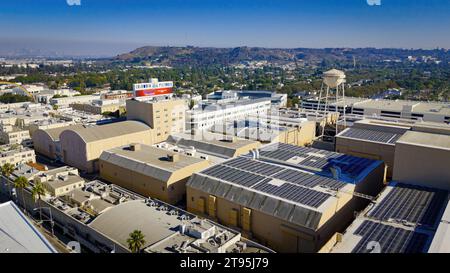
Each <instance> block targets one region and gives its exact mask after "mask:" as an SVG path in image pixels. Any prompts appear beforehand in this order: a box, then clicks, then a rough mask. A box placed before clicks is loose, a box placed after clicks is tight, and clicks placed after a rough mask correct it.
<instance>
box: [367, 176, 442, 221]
mask: <svg viewBox="0 0 450 273" xmlns="http://www.w3.org/2000/svg"><path fill="white" fill-rule="evenodd" d="M446 198H447V192H446V191H441V190H435V189H429V188H425V187H419V186H411V185H404V184H398V185H397V186H395V187H393V188H392V189H391V191H390V192H389V193H388V194H387V196H386V197H385V198H383V199H382V200H381V202H379V203H378V204H377V205H376V206H375V207H374V208H373V209H372V210H371V211H369V213H368V216H370V217H373V218H377V219H379V220H384V221H388V220H389V219H396V220H399V221H408V222H410V223H415V224H421V225H427V226H430V227H433V226H434V225H435V223H436V222H437V220H438V217H439V213H440V211H441V208H442V207H443V206H444V205H445V202H446Z"/></svg>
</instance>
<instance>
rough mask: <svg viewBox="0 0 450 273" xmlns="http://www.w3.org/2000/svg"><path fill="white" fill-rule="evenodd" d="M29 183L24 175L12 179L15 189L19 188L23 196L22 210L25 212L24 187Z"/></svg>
mask: <svg viewBox="0 0 450 273" xmlns="http://www.w3.org/2000/svg"><path fill="white" fill-rule="evenodd" d="M29 185H30V183H29V182H28V179H27V178H26V177H24V176H19V177H17V178H16V179H15V180H14V187H15V188H16V189H21V191H22V198H23V210H24V212H25V213H26V211H27V210H26V209H25V208H26V205H25V195H24V189H25V188H26V187H28V186H29Z"/></svg>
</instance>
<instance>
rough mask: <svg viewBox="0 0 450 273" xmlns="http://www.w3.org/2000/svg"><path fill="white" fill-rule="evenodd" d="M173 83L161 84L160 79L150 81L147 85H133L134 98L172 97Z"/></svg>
mask: <svg viewBox="0 0 450 273" xmlns="http://www.w3.org/2000/svg"><path fill="white" fill-rule="evenodd" d="M172 88H173V82H172V81H166V82H160V81H158V79H155V78H153V79H150V82H147V83H136V84H133V96H134V97H156V96H167V95H170V96H171V95H172Z"/></svg>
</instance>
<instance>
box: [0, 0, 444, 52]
mask: <svg viewBox="0 0 450 273" xmlns="http://www.w3.org/2000/svg"><path fill="white" fill-rule="evenodd" d="M68 1H78V0H68ZM369 1H375V2H376V0H369ZM449 15H450V1H449V0H420V1H419V0H416V1H414V0H409V1H407V0H381V5H379V6H377V5H373V6H371V5H369V4H368V3H367V0H308V1H306V0H81V5H79V6H77V5H73V6H70V5H68V4H67V2H66V0H2V4H1V7H0V26H1V31H0V53H1V52H2V51H3V52H5V51H8V50H9V51H10V50H13V49H17V48H31V49H42V50H54V51H58V52H64V53H67V54H92V55H114V54H118V53H121V52H123V51H128V50H130V49H133V48H135V47H137V46H142V45H173V46H177V45H196V46H214V47H235V46H243V45H246V46H262V47H396V48H436V47H443V48H450V16H449Z"/></svg>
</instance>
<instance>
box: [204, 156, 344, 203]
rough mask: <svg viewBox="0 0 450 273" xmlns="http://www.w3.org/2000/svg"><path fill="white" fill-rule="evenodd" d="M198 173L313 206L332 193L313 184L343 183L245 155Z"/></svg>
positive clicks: (337, 185)
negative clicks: (325, 191)
mask: <svg viewBox="0 0 450 273" xmlns="http://www.w3.org/2000/svg"><path fill="white" fill-rule="evenodd" d="M201 173H203V174H205V175H208V176H211V177H214V178H218V179H220V180H224V181H227V182H230V183H233V184H236V185H240V186H243V187H247V188H251V189H254V190H256V191H260V192H263V193H267V194H270V195H273V196H276V197H280V198H284V199H287V200H290V201H293V202H297V203H300V204H303V205H307V206H311V207H315V208H317V207H319V206H320V205H321V204H323V203H324V202H325V201H326V200H327V199H328V198H329V197H330V196H331V195H330V194H328V193H324V192H321V191H318V190H314V189H313V188H314V187H316V186H322V187H327V188H332V189H340V188H342V187H343V186H345V183H343V182H339V181H337V180H335V179H330V178H327V177H323V176H319V175H314V174H310V173H306V172H301V171H296V170H293V169H291V168H289V167H286V166H282V165H275V164H270V163H266V162H262V161H260V160H254V159H250V158H245V157H238V158H235V159H232V160H229V161H226V162H224V163H222V164H220V165H216V166H214V167H211V168H209V169H206V170H204V171H202V172H201ZM274 181H275V182H274Z"/></svg>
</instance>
